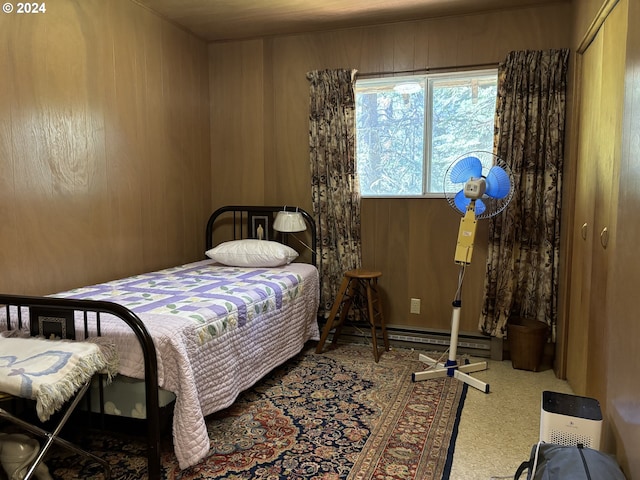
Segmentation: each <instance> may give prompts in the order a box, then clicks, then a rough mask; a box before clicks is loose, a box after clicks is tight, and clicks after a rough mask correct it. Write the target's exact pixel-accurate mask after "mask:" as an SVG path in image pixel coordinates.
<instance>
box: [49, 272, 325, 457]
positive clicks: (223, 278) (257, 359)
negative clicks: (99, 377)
mask: <svg viewBox="0 0 640 480" xmlns="http://www.w3.org/2000/svg"><path fill="white" fill-rule="evenodd" d="M55 296H57V297H63V298H80V299H91V300H106V301H112V302H115V303H119V304H121V305H124V306H125V307H127V308H129V309H130V310H132V311H133V312H135V313H136V314H137V315H138V317H139V318H140V319H141V320H142V321H143V322H144V324H145V326H146V327H147V329H148V330H149V333H150V334H151V336H152V337H153V339H154V344H155V346H156V350H157V356H158V383H159V386H160V387H162V388H163V389H165V390H167V391H169V392H172V393H173V394H174V395H175V397H176V401H175V408H174V417H173V444H174V450H175V454H176V457H177V459H178V463H179V465H180V468H187V467H189V466H191V465H194V464H196V463H197V462H199V461H200V460H202V459H203V458H204V457H205V456H206V455H207V453H208V452H209V450H210V445H209V437H208V434H207V430H206V424H205V416H206V415H209V414H211V413H213V412H216V411H218V410H221V409H223V408H226V407H228V406H229V405H231V404H232V403H233V402H234V400H235V399H236V398H237V396H238V394H239V393H240V392H242V391H243V390H246V389H247V388H249V387H251V386H252V385H253V384H254V383H255V382H257V381H258V380H259V379H261V378H262V377H264V376H265V375H266V374H267V373H268V372H269V371H271V370H272V369H273V368H275V367H277V366H278V365H280V364H282V363H283V362H285V361H286V360H288V359H289V358H291V357H293V356H295V355H296V354H297V353H299V352H300V351H301V350H302V347H303V346H304V344H305V342H307V341H308V340H310V339H314V340H318V339H319V331H318V324H317V311H318V303H319V276H318V271H317V269H316V268H315V267H314V266H312V265H309V264H303V263H293V264H290V265H286V266H284V267H273V268H259V269H251V268H236V267H225V266H222V265H219V264H216V263H215V262H213V261H212V260H204V261H201V262H195V263H190V264H186V265H182V266H179V267H173V268H169V269H165V270H161V271H157V272H152V273H147V274H142V275H137V276H134V277H129V278H126V279H122V280H117V281H112V282H107V283H102V284H98V285H92V286H88V287H83V288H79V289H74V290H70V291H68V292H63V293H59V294H56V295H55ZM101 328H102V335H103V336H105V337H109V338H110V339H112V340H113V342H114V343H115V345H116V348H117V351H118V355H119V361H120V366H119V373H121V374H122V375H125V376H128V377H132V378H139V379H141V378H144V366H143V360H142V359H143V357H142V351H141V348H140V345H139V344H138V340H137V339H136V338H135V336H134V335H133V333H132V331H131V330H130V329H129V327H127V325H126V324H124V322H122V321H121V320H119V319H117V318H115V317H112V316H111V315H105V314H103V315H101Z"/></svg>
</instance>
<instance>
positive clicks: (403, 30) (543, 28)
mask: <svg viewBox="0 0 640 480" xmlns="http://www.w3.org/2000/svg"><path fill="white" fill-rule="evenodd" d="M571 13H572V7H571V4H570V3H567V2H559V3H557V4H551V5H546V6H544V7H538V8H524V9H514V10H506V11H501V12H493V13H488V14H481V15H469V16H461V17H447V18H439V19H432V20H419V21H412V22H404V23H395V24H389V25H383V26H372V27H365V28H352V29H344V30H336V31H330V32H322V33H313V34H306V35H291V36H281V37H273V38H265V39H258V40H251V41H239V42H229V43H215V44H211V45H210V47H209V60H210V68H211V103H212V121H211V142H212V168H213V175H212V183H213V200H214V204H220V205H221V204H225V203H234V202H241V201H244V200H245V198H249V199H252V200H256V201H264V202H266V203H277V204H280V203H284V204H298V205H301V206H302V207H304V208H306V209H308V210H309V211H311V194H310V173H309V163H308V162H309V148H308V144H309V143H308V110H309V106H308V105H309V100H308V95H309V86H308V81H307V79H306V73H307V72H308V71H310V70H315V69H324V68H354V69H357V70H358V71H359V72H361V73H373V72H394V71H403V70H417V69H424V68H427V67H428V68H438V67H451V66H460V65H470V64H485V63H495V64H497V63H498V62H499V61H501V60H502V59H504V58H505V56H506V54H507V53H508V52H509V51H511V50H519V49H546V48H564V47H568V46H569V44H570V39H571V37H570V34H571V32H570V29H569V28H567V25H569V24H570V21H571ZM240 172H242V173H240ZM240 175H242V177H240ZM240 178H242V181H240ZM458 222H459V217H458V216H456V214H455V213H454V212H453V210H451V208H450V207H449V206H448V204H447V203H446V202H445V200H443V199H419V200H407V199H404V200H403V199H364V200H363V202H362V233H363V249H364V252H363V254H364V258H363V262H364V265H365V266H366V267H371V268H375V269H380V270H381V271H382V272H383V277H382V279H381V286H382V289H383V291H384V296H385V300H386V304H387V307H386V310H387V312H386V313H387V321H388V323H390V324H394V325H405V326H410V327H414V328H425V329H442V330H449V328H450V318H451V301H452V300H453V297H454V294H455V289H456V284H457V278H458V267H457V266H456V265H455V264H454V263H453V254H454V249H455V242H456V237H457V232H458ZM477 238H478V242H477V243H478V245H477V249H476V251H475V253H474V258H473V263H472V265H471V266H470V267H469V269H468V270H467V274H466V277H465V287H464V292H463V309H462V319H461V330H463V331H467V332H472V333H477V324H478V318H479V314H480V309H481V301H482V289H483V286H484V266H485V262H486V238H487V229H486V226H485V225H484V224H481V225H480V231H479V232H478V237H477ZM411 297H416V298H421V299H422V312H421V314H419V315H416V314H410V313H409V303H410V301H409V299H410V298H411Z"/></svg>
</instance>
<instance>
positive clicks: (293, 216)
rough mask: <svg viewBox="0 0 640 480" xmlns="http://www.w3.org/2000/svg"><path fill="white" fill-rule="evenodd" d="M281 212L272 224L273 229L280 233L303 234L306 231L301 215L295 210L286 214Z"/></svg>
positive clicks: (284, 211)
mask: <svg viewBox="0 0 640 480" xmlns="http://www.w3.org/2000/svg"><path fill="white" fill-rule="evenodd" d="M284 208H285V210H281V211H279V212H278V214H277V215H276V219H275V220H274V222H273V229H274V230H277V231H278V232H282V233H293V232H304V231H305V230H306V229H307V225H306V223H305V221H304V218H302V214H301V213H300V212H298V211H297V210H296V211H295V212H287V211H286V208H287V207H284Z"/></svg>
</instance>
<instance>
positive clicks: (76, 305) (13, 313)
mask: <svg viewBox="0 0 640 480" xmlns="http://www.w3.org/2000/svg"><path fill="white" fill-rule="evenodd" d="M0 307H1V308H3V309H4V316H5V318H4V319H2V320H3V322H2V323H4V321H6V324H3V325H2V327H1V328H0V330H11V329H15V328H24V326H26V325H25V320H24V318H23V317H24V316H25V314H27V313H28V315H29V318H30V322H31V321H32V320H33V319H36V318H37V319H38V320H39V326H38V325H37V324H36V322H35V321H34V322H32V323H33V324H34V326H33V327H32V329H31V331H32V334H33V333H47V330H46V329H49V330H50V331H51V332H52V333H55V334H60V333H63V335H58V336H62V337H66V338H74V336H75V335H71V334H70V330H73V331H74V332H75V331H76V330H81V331H84V336H85V338H87V337H88V336H90V335H92V334H90V333H89V332H90V330H91V329H90V328H89V323H90V320H89V314H95V318H96V320H95V325H96V326H95V330H96V332H95V333H93V335H97V336H100V335H101V331H100V314H111V315H114V316H115V317H118V318H120V319H121V320H122V321H123V322H125V323H126V324H127V325H128V326H129V328H131V330H132V331H133V333H134V334H135V336H136V338H137V339H138V342H139V343H140V347H141V348H142V353H143V355H144V375H145V396H146V406H147V429H148V430H147V440H148V441H147V465H148V474H149V478H150V479H159V478H160V472H161V465H160V406H159V400H158V359H157V357H156V348H155V345H154V344H153V339H152V338H151V335H150V334H149V332H148V330H147V328H146V327H145V326H144V324H143V323H142V320H140V318H139V317H138V316H137V315H136V314H135V313H133V312H132V311H131V310H129V309H128V308H126V307H124V306H122V305H119V304H117V303H112V302H105V301H96V300H78V299H72V298H54V297H33V296H20V295H6V294H0ZM0 312H2V310H0ZM76 313H81V314H82V317H83V318H84V325H83V326H82V327H79V326H78V325H75V324H74V319H75V317H76ZM1 317H2V313H0V318H1ZM42 319H44V321H43V320H42ZM68 322H71V323H70V324H69V323H68ZM43 326H44V327H45V331H44V332H43V331H42V328H43ZM37 328H40V331H38V330H37ZM34 329H36V330H35V331H34ZM68 332H69V333H68Z"/></svg>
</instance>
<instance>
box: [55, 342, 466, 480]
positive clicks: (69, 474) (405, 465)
mask: <svg viewBox="0 0 640 480" xmlns="http://www.w3.org/2000/svg"><path fill="white" fill-rule="evenodd" d="M419 370H423V364H421V363H420V362H418V361H417V354H416V353H415V352H407V351H399V350H395V351H391V352H385V353H384V354H383V355H382V357H381V359H380V362H379V363H378V364H376V363H375V362H374V361H373V354H372V352H371V349H370V347H365V346H356V345H348V346H339V348H337V349H336V350H334V351H330V352H327V353H324V354H322V355H317V354H315V353H314V352H313V350H312V349H308V350H306V351H304V352H302V353H301V354H300V355H298V356H297V357H296V358H295V359H293V360H291V361H289V362H287V363H286V364H285V365H283V366H281V367H280V368H278V369H276V370H275V371H273V372H272V373H271V374H270V375H269V376H268V377H267V378H265V379H263V380H262V381H261V382H259V383H258V384H256V385H255V386H254V387H253V388H252V389H250V390H248V391H247V392H245V393H243V394H242V395H241V396H240V397H239V398H238V400H237V401H236V403H235V404H234V405H233V406H232V407H230V408H228V409H226V410H224V411H222V412H219V413H218V414H215V415H212V416H211V417H209V418H208V426H209V437H210V438H211V445H212V449H211V454H210V455H209V457H208V458H206V459H205V460H204V461H202V462H201V463H199V464H198V465H196V466H194V467H191V468H188V469H186V470H182V471H181V470H179V468H178V466H177V461H176V459H175V456H174V455H173V453H172V448H171V445H168V446H167V447H166V448H164V449H163V478H166V479H183V480H192V479H209V478H224V479H229V480H240V479H242V480H246V479H284V478H286V479H322V480H335V479H354V480H355V479H358V480H368V479H371V480H374V479H388V480H393V479H420V480H429V479H434V480H435V479H438V480H439V479H441V478H443V479H447V478H448V476H449V473H448V470H449V469H450V462H451V457H452V454H453V445H454V444H455V435H456V433H457V422H458V420H459V415H460V411H461V409H462V405H463V403H464V397H465V394H466V386H465V385H464V384H462V383H461V382H458V381H457V380H453V379H450V378H442V379H436V380H429V381H424V382H417V383H413V382H412V381H411V374H412V373H413V372H415V371H419ZM169 442H170V439H169ZM83 444H84V446H85V447H88V448H89V449H91V450H92V451H93V452H94V453H96V454H97V455H99V456H101V457H103V458H105V459H106V460H107V461H108V462H109V463H110V464H111V465H112V469H113V470H112V478H115V479H136V480H137V479H140V478H144V476H145V475H144V474H145V471H146V459H145V457H144V452H145V450H144V443H143V442H138V441H131V439H123V438H119V437H118V436H115V435H109V436H107V435H102V434H101V435H94V436H92V438H91V439H90V440H89V441H88V442H83ZM450 446H451V448H450ZM46 463H47V464H48V466H49V469H50V471H51V473H52V475H53V477H54V478H56V479H58V478H64V479H67V478H102V474H101V473H102V472H101V471H100V469H99V468H98V467H96V466H92V465H82V464H80V463H79V462H78V460H77V458H75V457H73V455H71V454H67V453H66V452H64V451H62V450H58V451H56V453H55V455H52V458H49V459H47V462H46Z"/></svg>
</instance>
